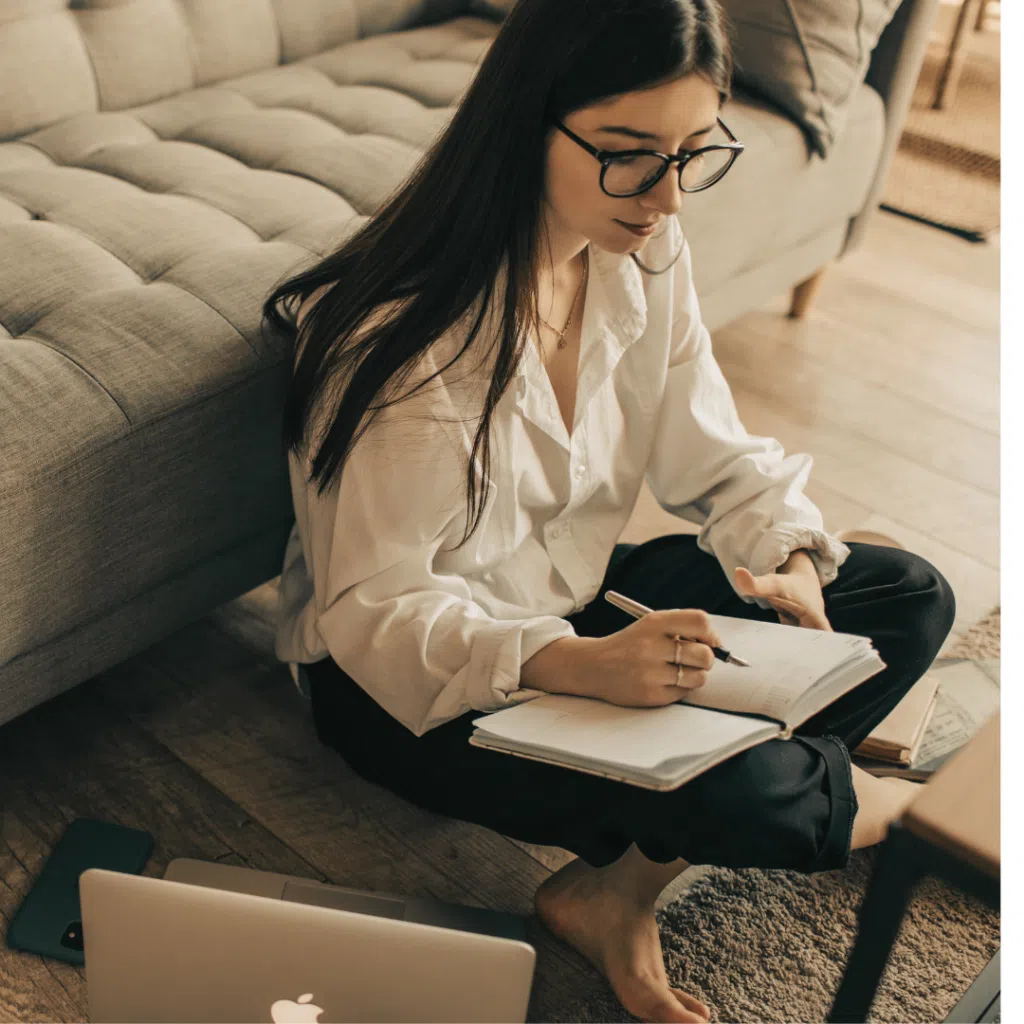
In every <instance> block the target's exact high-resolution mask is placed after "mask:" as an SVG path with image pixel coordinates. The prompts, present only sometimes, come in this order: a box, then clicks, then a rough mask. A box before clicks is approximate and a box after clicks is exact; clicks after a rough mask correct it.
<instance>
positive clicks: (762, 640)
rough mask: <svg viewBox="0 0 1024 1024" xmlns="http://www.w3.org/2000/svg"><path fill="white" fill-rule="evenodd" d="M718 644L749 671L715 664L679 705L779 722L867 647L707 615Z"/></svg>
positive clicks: (838, 637)
mask: <svg viewBox="0 0 1024 1024" xmlns="http://www.w3.org/2000/svg"><path fill="white" fill-rule="evenodd" d="M709 618H710V620H711V624H712V626H713V628H714V629H715V630H716V631H717V633H718V635H719V637H721V640H722V644H723V646H724V647H725V648H726V649H727V650H730V651H733V652H734V653H735V654H737V655H739V656H740V657H741V658H744V659H745V660H746V661H749V662H750V667H749V668H747V667H743V666H741V665H732V664H729V663H727V662H724V661H718V660H717V659H716V660H715V663H714V665H713V666H712V667H711V668H710V669H709V670H708V673H707V681H706V682H705V684H704V685H703V686H702V687H700V688H699V689H696V690H692V691H688V693H687V696H686V697H685V698H684V699H683V703H685V704H687V705H690V706H700V707H706V708H723V709H724V710H727V711H745V712H751V713H755V714H761V715H768V716H769V717H770V718H777V719H779V720H784V719H785V718H786V716H787V712H788V711H789V710H790V708H791V707H792V706H793V705H794V704H795V703H796V702H797V701H798V700H799V698H800V697H801V696H802V695H803V694H804V693H805V692H807V691H808V690H809V689H811V687H813V686H814V685H815V683H817V682H818V680H819V679H821V678H822V677H823V676H827V675H829V674H830V673H834V672H835V671H836V670H837V669H838V668H840V666H843V665H844V663H846V662H847V661H850V660H858V659H859V657H860V656H861V654H862V652H863V651H864V650H870V649H871V641H870V639H869V638H867V637H863V636H856V635H854V634H852V633H829V632H826V631H824V630H821V629H804V628H803V627H800V626H784V625H783V624H782V623H781V622H760V621H758V620H756V619H739V618H734V617H732V616H728V615H711V616H709Z"/></svg>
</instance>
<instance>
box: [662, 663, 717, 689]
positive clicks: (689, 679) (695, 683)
mask: <svg viewBox="0 0 1024 1024" xmlns="http://www.w3.org/2000/svg"><path fill="white" fill-rule="evenodd" d="M680 669H682V671H680ZM707 676H708V674H707V670H706V669H703V668H691V667H690V666H689V665H666V666H665V674H664V675H663V676H662V677H661V678H662V679H664V681H665V685H666V686H667V687H670V688H671V689H673V690H676V691H677V692H678V691H679V690H696V689H698V688H700V687H701V686H703V685H704V684H705V682H707ZM677 679H678V680H679V681H678V682H676V680H677Z"/></svg>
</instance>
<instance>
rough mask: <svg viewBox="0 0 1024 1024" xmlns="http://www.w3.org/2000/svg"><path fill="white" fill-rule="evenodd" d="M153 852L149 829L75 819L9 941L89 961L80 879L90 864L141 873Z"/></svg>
mask: <svg viewBox="0 0 1024 1024" xmlns="http://www.w3.org/2000/svg"><path fill="white" fill-rule="evenodd" d="M152 850H153V837H152V836H151V835H150V834H149V833H148V832H142V831H140V830H139V829H135V828H127V827H125V826H124V825H118V824H116V823H114V822H112V821H98V820H96V819H95V818H76V819H75V820H74V821H73V822H71V824H70V825H68V827H67V828H66V829H65V830H64V834H63V835H62V836H61V837H60V839H59V840H58V841H57V845H56V846H54V848H53V850H52V851H51V852H50V856H49V857H48V858H47V859H46V863H45V864H44V865H43V870H42V871H40V873H39V877H38V878H37V879H36V880H35V883H34V884H33V886H32V888H31V889H30V890H29V892H28V895H27V896H26V897H25V899H24V900H23V901H22V904H21V906H20V907H19V908H18V910H17V913H15V915H14V919H13V920H12V921H11V924H10V927H9V928H8V929H7V945H8V946H9V947H10V948H11V949H20V950H24V951H25V952H28V953H42V954H43V956H50V957H53V958H54V959H56V960H64V961H66V962H67V963H69V964H78V965H82V964H84V963H85V952H84V945H83V940H82V911H81V905H80V903H79V898H78V879H79V876H80V875H81V874H82V872H83V871H85V870H87V869H88V868H106V869H107V870H108V871H123V872H125V874H132V875H138V874H141V873H142V870H143V868H144V867H145V866H146V861H147V860H149V855H150V853H151V852H152Z"/></svg>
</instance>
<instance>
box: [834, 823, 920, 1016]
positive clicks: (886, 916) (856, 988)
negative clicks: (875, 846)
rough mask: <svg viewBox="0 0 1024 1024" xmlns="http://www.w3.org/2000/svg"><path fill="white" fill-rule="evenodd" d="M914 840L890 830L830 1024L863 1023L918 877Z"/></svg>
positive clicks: (865, 904) (866, 901) (868, 893)
mask: <svg viewBox="0 0 1024 1024" xmlns="http://www.w3.org/2000/svg"><path fill="white" fill-rule="evenodd" d="M917 845H918V841H917V838H916V837H915V836H913V835H911V834H909V833H908V832H906V831H905V830H904V829H901V828H900V827H899V826H898V825H897V826H890V829H889V834H888V835H887V836H886V838H885V840H884V842H883V843H882V845H881V847H880V848H879V851H878V860H877V861H876V863H875V870H874V871H873V873H872V875H871V881H870V882H869V883H868V889H867V893H866V894H865V896H864V902H863V903H862V904H861V907H860V913H859V914H858V927H857V939H856V941H855V942H854V945H853V951H852V952H851V954H850V959H849V961H848V962H847V965H846V973H845V974H844V975H843V980H842V982H841V984H840V985H839V990H838V992H836V998H835V1001H834V1002H833V1004H832V1010H831V1012H830V1013H829V1015H828V1021H829V1024H840V1022H842V1024H863V1022H864V1021H866V1020H867V1019H868V1010H870V1009H871V1003H872V1001H873V1000H874V998H875V991H876V989H877V988H878V982H879V981H880V979H881V977H882V972H883V971H884V970H885V965H886V963H887V962H888V959H889V950H890V949H891V948H892V944H893V940H894V939H895V938H896V934H897V933H898V932H899V929H900V922H901V921H902V920H903V913H904V911H905V910H906V907H907V902H908V901H909V899H910V893H911V891H912V889H913V888H914V886H915V885H916V884H917V882H918V881H919V880H920V878H921V877H922V874H923V872H922V870H921V865H920V860H919V858H918V857H917V856H916V847H917Z"/></svg>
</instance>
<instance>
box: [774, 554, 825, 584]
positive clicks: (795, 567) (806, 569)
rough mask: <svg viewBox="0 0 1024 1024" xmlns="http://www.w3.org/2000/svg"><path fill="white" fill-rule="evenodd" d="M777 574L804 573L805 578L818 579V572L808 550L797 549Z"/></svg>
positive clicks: (778, 569) (779, 568)
mask: <svg viewBox="0 0 1024 1024" xmlns="http://www.w3.org/2000/svg"><path fill="white" fill-rule="evenodd" d="M775 571H776V572H777V573H782V574H784V575H785V574H787V573H803V574H804V575H805V576H812V577H813V578H814V579H817V578H818V570H817V568H816V567H815V565H814V559H812V558H811V556H810V554H809V552H808V551H807V549H806V548H796V549H795V550H794V551H791V552H790V553H789V557H788V558H787V559H786V560H785V561H784V562H783V563H782V565H780V566H779V567H778V568H777V569H776V570H775Z"/></svg>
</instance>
